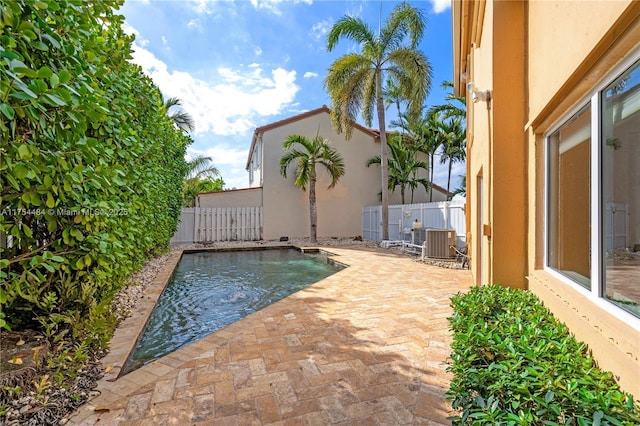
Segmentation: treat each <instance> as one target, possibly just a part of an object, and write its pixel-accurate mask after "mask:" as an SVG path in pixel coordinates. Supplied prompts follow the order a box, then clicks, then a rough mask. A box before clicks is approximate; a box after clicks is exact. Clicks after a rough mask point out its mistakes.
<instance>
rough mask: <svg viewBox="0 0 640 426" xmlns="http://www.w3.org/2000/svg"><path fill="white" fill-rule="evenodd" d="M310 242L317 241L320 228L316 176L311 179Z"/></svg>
mask: <svg viewBox="0 0 640 426" xmlns="http://www.w3.org/2000/svg"><path fill="white" fill-rule="evenodd" d="M309 225H310V229H309V242H311V243H314V244H315V243H316V242H317V237H318V235H317V230H318V207H317V205H316V178H315V176H312V177H311V179H309Z"/></svg>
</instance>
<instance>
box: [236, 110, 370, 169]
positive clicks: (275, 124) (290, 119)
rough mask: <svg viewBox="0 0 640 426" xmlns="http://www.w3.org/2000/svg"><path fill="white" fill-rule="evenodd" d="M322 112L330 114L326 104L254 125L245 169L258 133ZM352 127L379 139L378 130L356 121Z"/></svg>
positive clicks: (247, 167) (249, 160)
mask: <svg viewBox="0 0 640 426" xmlns="http://www.w3.org/2000/svg"><path fill="white" fill-rule="evenodd" d="M322 113H326V114H331V110H330V109H329V107H328V106H326V105H322V106H321V107H320V108H316V109H312V110H309V111H306V112H303V113H301V114H298V115H294V116H291V117H288V118H285V119H282V120H279V121H274V122H273V123H269V124H265V125H264V126H260V127H256V130H254V132H253V138H252V140H251V148H249V155H248V157H247V165H246V167H245V169H246V170H249V165H250V163H251V156H252V155H253V151H254V149H255V147H256V143H257V141H258V136H259V135H261V134H262V133H264V132H266V131H268V130H272V129H277V128H278V127H282V126H286V125H287V124H291V123H294V122H296V121H299V120H303V119H305V118H308V117H313V116H314V115H317V114H322ZM353 127H354V128H356V129H358V130H360V131H361V132H363V133H365V134H367V135H369V136H371V137H372V138H373V139H374V140H376V141H377V140H380V131H378V130H375V129H369V128H366V127H364V126H362V125H360V124H358V123H354V124H353Z"/></svg>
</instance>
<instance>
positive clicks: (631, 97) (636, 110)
mask: <svg viewBox="0 0 640 426" xmlns="http://www.w3.org/2000/svg"><path fill="white" fill-rule="evenodd" d="M602 98H603V99H602V107H603V109H602V144H601V147H602V174H603V176H602V185H603V187H602V199H603V206H602V209H603V212H602V217H603V222H604V223H603V244H604V256H603V262H604V265H603V271H604V295H605V297H606V298H607V299H609V300H610V301H612V302H614V303H615V304H617V305H618V306H620V307H622V308H624V309H626V310H628V311H630V312H632V313H634V314H635V315H638V316H640V308H639V307H638V304H640V63H636V64H635V65H634V66H633V67H631V69H629V70H628V71H627V72H626V73H625V74H623V75H622V76H621V77H620V78H618V79H617V80H616V81H614V82H613V83H612V84H611V85H610V86H609V87H607V88H606V89H605V90H604V91H603V92H602Z"/></svg>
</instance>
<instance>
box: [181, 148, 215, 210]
mask: <svg viewBox="0 0 640 426" xmlns="http://www.w3.org/2000/svg"><path fill="white" fill-rule="evenodd" d="M218 176H220V171H219V170H218V169H217V168H215V167H214V166H213V165H212V164H211V157H205V156H204V155H201V154H199V155H196V156H195V157H193V158H192V159H191V160H189V161H187V174H186V176H185V178H184V187H183V191H182V205H183V206H184V207H193V205H194V203H195V196H196V194H198V193H200V192H206V191H209V190H210V189H211V188H217V187H218V186H219V183H222V184H223V185H224V181H222V180H221V179H216V180H214V178H216V177H218ZM206 181H210V182H211V184H207V183H206ZM218 181H219V182H218ZM203 182H205V183H203ZM216 182H218V183H217V184H216ZM220 190H222V188H220Z"/></svg>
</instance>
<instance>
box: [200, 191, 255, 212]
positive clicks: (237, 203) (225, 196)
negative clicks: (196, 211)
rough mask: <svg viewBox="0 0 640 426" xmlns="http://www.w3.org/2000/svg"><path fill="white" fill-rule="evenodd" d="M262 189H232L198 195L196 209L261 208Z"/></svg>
mask: <svg viewBox="0 0 640 426" xmlns="http://www.w3.org/2000/svg"><path fill="white" fill-rule="evenodd" d="M260 206H262V188H246V189H232V190H229V191H221V192H209V193H205V194H198V197H197V199H196V207H218V208H224V207H260Z"/></svg>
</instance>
